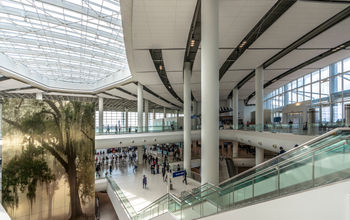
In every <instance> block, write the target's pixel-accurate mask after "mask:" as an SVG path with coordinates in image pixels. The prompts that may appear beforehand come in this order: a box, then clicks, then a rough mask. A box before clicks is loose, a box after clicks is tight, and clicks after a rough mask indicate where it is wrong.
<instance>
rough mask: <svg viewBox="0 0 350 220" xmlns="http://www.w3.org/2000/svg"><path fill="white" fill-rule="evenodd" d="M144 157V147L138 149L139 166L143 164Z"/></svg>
mask: <svg viewBox="0 0 350 220" xmlns="http://www.w3.org/2000/svg"><path fill="white" fill-rule="evenodd" d="M142 156H143V146H138V147H137V162H138V164H142V160H143V158H142Z"/></svg>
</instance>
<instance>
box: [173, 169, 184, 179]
mask: <svg viewBox="0 0 350 220" xmlns="http://www.w3.org/2000/svg"><path fill="white" fill-rule="evenodd" d="M183 175H185V171H184V170H181V171H177V172H174V173H173V178H175V177H178V176H183Z"/></svg>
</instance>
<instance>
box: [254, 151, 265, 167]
mask: <svg viewBox="0 0 350 220" xmlns="http://www.w3.org/2000/svg"><path fill="white" fill-rule="evenodd" d="M262 162H264V149H262V148H260V147H255V165H256V166H257V165H259V164H261V163H262Z"/></svg>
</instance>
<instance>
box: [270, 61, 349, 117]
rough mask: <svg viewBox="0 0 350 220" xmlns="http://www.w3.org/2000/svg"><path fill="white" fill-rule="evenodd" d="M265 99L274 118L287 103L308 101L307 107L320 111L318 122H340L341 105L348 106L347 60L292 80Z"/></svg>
mask: <svg viewBox="0 0 350 220" xmlns="http://www.w3.org/2000/svg"><path fill="white" fill-rule="evenodd" d="M264 100H265V107H266V108H268V109H271V110H272V114H273V115H277V114H279V113H280V112H281V110H282V109H281V108H283V106H286V105H288V104H293V103H296V102H305V101H309V102H310V107H314V108H315V109H316V111H317V112H319V114H318V115H316V119H317V121H320V122H322V123H327V122H334V123H336V122H340V121H342V120H343V118H344V109H343V108H344V104H346V103H350V57H349V58H346V59H344V60H341V61H338V62H336V63H333V64H330V65H328V66H326V67H323V68H321V69H319V70H315V71H313V72H311V73H308V74H306V75H304V76H302V77H299V78H298V79H295V80H292V81H291V82H288V83H286V84H285V85H283V86H281V87H280V88H278V89H276V90H274V91H272V92H271V93H269V94H267V95H266V96H265V98H264Z"/></svg>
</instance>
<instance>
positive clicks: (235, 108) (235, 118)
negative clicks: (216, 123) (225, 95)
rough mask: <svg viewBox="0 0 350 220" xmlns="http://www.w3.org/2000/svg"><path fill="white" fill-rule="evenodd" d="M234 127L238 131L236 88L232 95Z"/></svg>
mask: <svg viewBox="0 0 350 220" xmlns="http://www.w3.org/2000/svg"><path fill="white" fill-rule="evenodd" d="M232 122H233V123H232V125H233V129H238V89H236V88H234V89H233V93H232Z"/></svg>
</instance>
